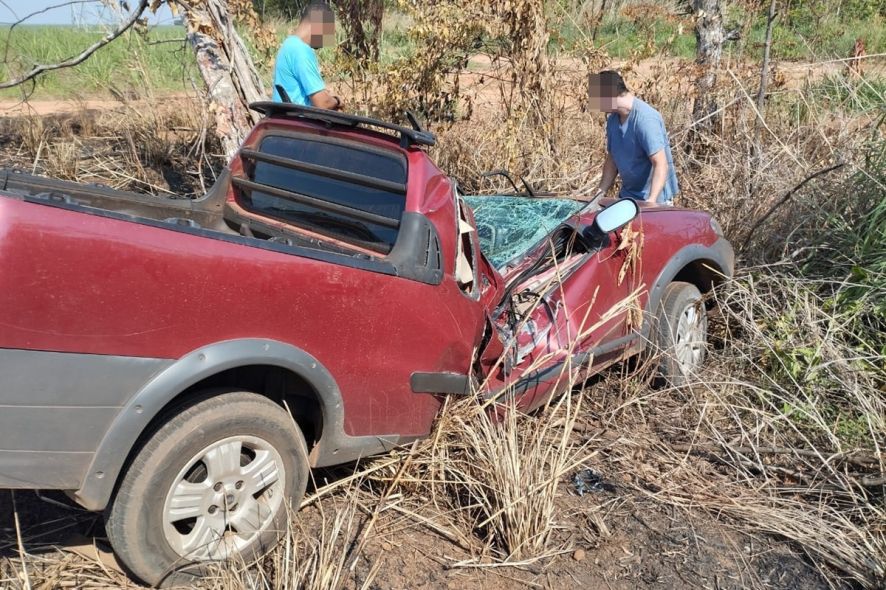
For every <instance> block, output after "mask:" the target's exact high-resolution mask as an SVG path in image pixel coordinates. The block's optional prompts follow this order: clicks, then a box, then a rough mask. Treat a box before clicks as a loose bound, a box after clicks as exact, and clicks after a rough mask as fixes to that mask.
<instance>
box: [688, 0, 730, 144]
mask: <svg viewBox="0 0 886 590" xmlns="http://www.w3.org/2000/svg"><path fill="white" fill-rule="evenodd" d="M692 9H693V11H694V12H695V18H696V21H695V41H696V50H695V51H696V52H695V63H696V64H697V65H698V68H699V74H698V78H697V79H696V81H695V89H696V96H695V106H694V107H693V109H692V117H693V119H694V120H695V121H701V122H700V123H699V124H698V125H697V126H696V129H697V130H701V129H708V130H710V129H713V128H714V127H715V126H716V124H717V122H718V119H719V115H717V114H715V113H717V110H718V108H719V107H718V105H717V99H716V96H715V94H714V87H715V86H716V84H717V70H718V69H719V67H720V58H721V57H722V55H723V41H724V34H723V15H722V13H721V12H720V0H692Z"/></svg>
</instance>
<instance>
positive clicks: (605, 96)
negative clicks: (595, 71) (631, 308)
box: [588, 76, 618, 113]
mask: <svg viewBox="0 0 886 590" xmlns="http://www.w3.org/2000/svg"><path fill="white" fill-rule="evenodd" d="M617 96H618V87H616V86H615V85H609V84H606V83H605V82H601V81H600V78H599V77H597V76H592V77H591V80H590V84H589V87H588V99H589V103H590V107H591V109H593V110H595V111H602V112H604V113H614V112H615V99H616V97H617Z"/></svg>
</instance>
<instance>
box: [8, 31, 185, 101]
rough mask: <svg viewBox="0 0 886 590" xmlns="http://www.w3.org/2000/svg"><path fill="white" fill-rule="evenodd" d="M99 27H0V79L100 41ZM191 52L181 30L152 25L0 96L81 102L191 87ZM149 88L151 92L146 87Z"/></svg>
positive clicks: (60, 57) (70, 55)
mask: <svg viewBox="0 0 886 590" xmlns="http://www.w3.org/2000/svg"><path fill="white" fill-rule="evenodd" d="M104 34H105V31H104V30H103V29H101V28H99V27H87V28H75V27H69V26H19V27H16V28H14V29H12V30H11V31H10V28H9V27H3V28H2V29H0V44H2V45H0V47H2V51H3V53H4V54H5V55H6V58H5V60H2V62H0V79H2V80H8V79H10V78H11V77H15V76H17V75H21V74H22V73H23V72H25V71H27V70H29V69H30V68H31V67H33V66H34V65H35V64H47V63H55V62H59V61H62V60H64V59H67V58H70V57H72V56H75V55H77V54H79V53H80V52H81V51H83V49H84V48H86V47H88V46H89V45H90V44H92V43H95V42H96V41H97V40H99V39H100V38H101V37H102V36H103V35H104ZM193 62H194V58H193V54H192V53H191V50H190V48H189V47H187V46H186V44H185V30H184V28H183V27H172V26H164V27H155V28H153V29H151V30H150V31H149V32H148V33H146V34H144V35H142V34H139V33H136V32H132V31H131V32H128V33H126V34H124V35H123V36H122V37H120V38H119V39H117V40H116V41H114V42H113V43H110V44H109V45H107V46H106V47H103V48H101V49H99V50H98V51H97V52H96V53H95V54H94V55H92V57H90V58H89V59H87V60H86V61H85V62H83V63H82V64H80V65H79V66H77V67H75V68H68V69H62V70H56V71H53V72H48V73H46V74H44V75H42V76H40V77H39V80H37V82H36V86H34V85H31V84H26V85H24V86H22V87H20V88H12V89H7V90H3V91H0V98H7V99H8V98H19V97H21V96H22V93H25V94H30V93H31V92H32V91H33V96H34V97H35V98H72V99H78V98H84V97H90V96H96V95H99V96H109V95H112V94H113V93H114V92H120V93H131V92H133V91H134V92H137V93H138V94H139V95H145V94H147V92H148V91H149V90H151V91H154V92H161V93H165V92H176V91H181V90H184V89H186V88H190V86H191V82H190V80H191V79H195V80H198V81H199V78H198V77H195V76H196V68H195V66H194V63H193ZM148 87H150V88H148Z"/></svg>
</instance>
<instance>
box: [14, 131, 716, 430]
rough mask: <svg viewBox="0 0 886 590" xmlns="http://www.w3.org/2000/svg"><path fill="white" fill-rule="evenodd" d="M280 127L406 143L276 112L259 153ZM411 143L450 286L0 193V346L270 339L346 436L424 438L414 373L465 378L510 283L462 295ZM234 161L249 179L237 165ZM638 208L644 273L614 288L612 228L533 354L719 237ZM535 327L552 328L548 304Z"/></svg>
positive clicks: (162, 353) (171, 348) (617, 331)
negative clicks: (287, 348) (314, 369)
mask: <svg viewBox="0 0 886 590" xmlns="http://www.w3.org/2000/svg"><path fill="white" fill-rule="evenodd" d="M270 125H274V126H280V127H284V128H288V129H298V130H301V131H306V130H307V131H310V132H314V133H319V134H323V135H328V136H333V137H340V138H344V139H351V140H354V139H357V140H359V141H363V142H367V143H371V144H373V145H377V146H378V147H383V148H386V149H394V150H400V149H401V148H400V147H399V146H397V145H396V142H394V141H390V140H388V139H386V138H384V137H382V136H380V135H379V134H376V133H373V132H369V131H362V130H347V131H339V130H329V129H325V128H323V127H322V126H320V125H316V124H312V123H308V122H302V121H279V120H273V121H270V122H269V121H268V120H266V121H265V122H264V123H262V124H261V125H260V126H259V127H258V128H257V129H256V131H254V132H253V134H252V136H251V137H250V138H249V139H248V140H247V142H246V145H248V146H255V145H256V144H257V142H258V141H259V139H260V137H261V135H262V134H263V133H264V132H265V130H266V128H267V127H268V126H270ZM401 151H403V152H404V153H406V154H407V158H408V164H409V177H408V185H407V197H406V199H407V210H408V211H419V212H422V213H424V214H425V215H426V216H427V217H428V218H429V219H430V220H431V222H432V223H434V225H435V226H436V228H437V231H438V233H439V236H440V239H441V242H442V251H443V260H444V270H445V278H444V280H443V282H442V283H441V284H440V285H437V286H431V285H427V284H423V283H420V282H417V281H413V280H406V279H401V278H396V277H392V276H388V275H384V274H377V273H373V272H368V271H364V270H358V269H354V268H349V267H345V266H339V265H335V264H331V263H327V262H320V261H315V260H309V259H306V258H302V257H298V256H295V255H291V254H285V253H280V252H275V251H271V250H266V249H261V248H253V247H248V246H244V245H242V244H236V243H231V242H226V241H222V240H215V239H211V238H206V237H201V236H198V235H193V234H188V233H184V232H180V231H175V230H174V229H165V228H160V227H153V226H149V225H145V224H137V223H131V222H129V221H124V220H119V219H113V218H108V217H102V216H96V215H85V214H82V213H79V212H76V211H70V210H66V209H63V208H55V207H48V206H44V205H40V204H35V203H27V202H24V201H22V200H19V199H15V198H0V262H2V273H0V348H16V349H31V350H45V351H59V352H77V353H90V354H108V355H123V356H137V357H151V358H166V359H177V358H179V357H181V356H183V355H185V354H186V353H188V352H190V351H193V350H195V349H197V348H200V347H201V346H204V345H207V344H211V343H213V342H219V341H223V340H229V339H236V338H270V339H275V340H279V341H282V342H286V343H291V344H293V345H295V346H298V347H299V348H301V349H303V350H305V351H307V352H309V353H310V354H311V355H313V356H314V357H316V358H317V359H318V360H319V361H320V362H321V363H323V365H325V366H326V368H327V369H329V371H330V372H331V373H332V375H333V376H334V378H335V379H336V381H337V383H338V385H339V387H340V389H341V392H342V395H343V399H344V405H345V416H346V424H345V427H346V432H347V433H348V434H351V435H369V434H399V435H422V434H426V433H427V432H428V431H429V429H430V427H431V424H432V421H433V419H434V417H435V415H436V413H437V411H438V409H439V407H440V403H441V400H440V398H439V397H438V396H434V395H430V394H415V393H413V392H412V391H411V389H410V384H409V383H410V376H411V375H412V373H413V372H416V371H421V372H455V373H467V372H469V371H470V366H471V359H472V358H473V354H474V351H475V348H476V347H477V346H478V345H479V344H480V339H481V337H482V334H483V330H484V328H485V327H486V326H487V322H488V318H489V316H490V313H491V312H492V310H493V309H494V308H495V307H496V306H497V305H498V304H499V303H500V299H501V297H502V295H503V290H504V282H505V280H506V278H502V277H501V276H499V275H498V273H497V272H496V271H495V270H494V269H493V268H492V267H491V266H490V265H489V264H488V262H486V260H485V258H484V259H481V260H480V261H479V264H480V272H481V274H482V275H483V276H484V279H483V280H482V281H481V284H482V292H481V296H480V299H479V300H475V299H472V298H471V297H469V296H467V295H466V294H465V293H463V292H462V291H461V290H460V289H459V287H458V285H457V284H456V282H455V280H454V278H453V273H454V260H455V248H456V238H457V236H456V230H455V228H456V223H455V214H456V213H455V203H454V195H453V186H452V184H451V182H450V180H449V179H448V178H447V177H446V176H445V175H444V174H443V173H442V172H441V171H440V170H439V169H438V168H437V167H436V166H435V165H434V164H433V163H432V162H431V161H430V159H429V158H428V157H427V155H426V154H425V153H424V152H422V151H420V150H418V149H408V150H401ZM231 170H232V172H233V173H234V174H235V175H236V174H239V173H241V171H242V166H241V163H240V161H239V160H237V159H235V160H234V161H233V162H232V164H231ZM228 199H229V200H233V199H234V194H233V191H232V190H229V194H228ZM643 211H644V212H643V213H642V214H641V216H640V218H639V220H638V221H635V222H634V224H635V226H634V227H637V226H638V225H639V226H640V227H642V230H643V233H644V235H645V247H644V249H643V255H642V265H641V268H640V270H639V271H638V272H639V275H638V277H633V276H632V277H629V278H628V279H625V280H624V281H622V282H621V283H619V281H618V275H619V271H620V269H621V267H622V265H623V264H624V260H625V253H624V251H620V250H618V248H617V246H618V243H619V239H618V238H617V237H616V239H614V240H613V243H612V244H611V245H610V246H609V247H607V248H604V249H603V250H602V251H600V252H598V253H596V254H593V255H592V256H590V258H589V259H588V260H587V261H585V262H584V264H582V265H581V267H580V268H578V270H576V271H575V272H574V273H573V274H572V275H571V276H569V278H568V279H567V280H566V281H565V282H564V283H563V285H562V288H561V289H560V290H559V291H558V292H557V293H556V294H554V295H553V296H552V298H551V303H552V305H553V306H554V307H556V308H557V309H558V311H556V312H555V313H554V320H553V323H554V325H553V326H552V327H551V330H550V332H549V336H548V337H547V338H546V339H545V340H544V341H543V342H540V343H539V344H538V346H537V347H536V348H535V350H533V351H532V352H531V354H529V355H528V357H527V362H528V363H530V364H531V362H533V361H538V360H539V359H544V358H547V359H548V360H547V361H546V362H548V363H552V362H555V361H557V360H559V359H562V357H563V355H564V353H563V352H562V351H563V350H564V349H566V348H568V343H569V342H570V341H571V340H572V339H573V338H572V337H573V336H574V334H575V333H576V326H577V325H579V324H581V323H582V321H584V325H585V326H586V327H587V326H590V325H593V324H594V323H595V322H597V321H598V319H599V317H600V315H601V314H603V313H604V312H605V311H606V310H608V309H609V308H610V307H611V306H612V305H615V304H616V303H617V302H618V301H620V300H621V299H622V298H623V297H624V296H625V295H626V294H627V293H628V292H630V291H631V290H633V289H634V288H637V287H638V286H640V285H641V284H645V285H646V287H647V288H648V287H649V285H650V284H651V282H652V281H654V279H655V277H656V276H657V273H658V272H659V270H660V269H661V268H662V267H663V266H664V265H665V264H666V263H667V262H668V260H670V258H671V257H672V256H673V254H674V253H675V252H676V251H677V250H679V249H680V248H681V247H683V246H684V245H686V244H689V243H700V244H703V245H710V244H712V243H713V242H714V241H715V240H716V239H717V236H716V235H715V234H714V233H713V231H712V230H711V228H710V222H709V217H707V216H706V215H704V214H701V213H695V212H690V211H681V210H672V209H654V210H650V209H647V208H644V210H643ZM591 218H592V216H589V217H588V218H587V219H585V220H584V221H587V222H589V221H591ZM641 303H644V304H645V302H641ZM535 320H536V322H537V323H538V324H539V325H540V326H544V325H545V324H546V323H549V322H550V321H551V320H550V319H549V316H548V315H547V311H546V310H544V309H541V308H539V309H538V310H537V311H536V314H535ZM625 330H626V325H625V318H624V317H623V316H620V317H618V318H616V319H614V320H612V321H609V322H605V323H603V324H602V325H600V326H599V327H598V328H597V329H595V330H592V331H591V333H590V334H589V335H588V336H587V337H586V338H584V339H583V340H582V341H581V342H580V346H579V347H578V348H576V349H574V350H573V352H579V351H580V350H585V349H588V348H589V347H591V346H594V345H597V344H600V343H602V342H605V341H607V340H609V339H612V338H617V337H619V336H622V335H624V334H625ZM524 344H525V342H524ZM494 348H495V347H494V345H493V347H492V348H490V350H493V349H494ZM557 351H560V352H557ZM552 352H554V354H553V355H552V354H551V353H552ZM546 355H547V356H546ZM526 366H528V365H526V364H524V366H522V367H517V368H516V370H515V371H514V372H513V373H512V374H511V375H510V376H509V377H508V378H497V377H495V376H493V378H492V379H491V385H492V386H493V387H502V386H505V385H507V384H508V383H510V382H513V381H514V380H515V379H516V378H518V377H519V376H520V375H521V374H522V371H523V370H524V369H525V368H526ZM548 392H549V388H547V387H540V388H539V389H538V391H533V392H530V393H528V394H527V397H526V399H525V400H524V401H523V404H524V405H527V406H528V405H537V403H540V401H541V400H543V399H544V394H545V393H548Z"/></svg>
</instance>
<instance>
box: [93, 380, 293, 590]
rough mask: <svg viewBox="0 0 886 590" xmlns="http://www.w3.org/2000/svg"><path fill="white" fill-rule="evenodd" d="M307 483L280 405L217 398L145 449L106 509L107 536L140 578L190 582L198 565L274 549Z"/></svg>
mask: <svg viewBox="0 0 886 590" xmlns="http://www.w3.org/2000/svg"><path fill="white" fill-rule="evenodd" d="M307 478H308V463H307V448H306V445H305V441H304V437H303V436H302V434H301V432H300V431H299V429H298V427H297V426H296V425H295V423H294V421H293V420H292V419H291V418H290V417H289V416H288V415H287V413H286V412H285V411H284V410H283V409H282V408H280V407H279V406H278V405H277V404H275V403H273V402H272V401H270V400H268V399H266V398H264V397H262V396H260V395H256V394H253V393H245V392H235V393H224V394H222V395H216V396H213V397H210V398H208V399H204V400H203V401H200V402H199V403H196V404H193V405H191V406H189V407H187V408H186V409H184V410H183V411H181V412H180V413H178V414H176V415H175V416H174V417H172V418H171V419H170V420H169V421H168V422H166V424H164V425H163V426H162V427H160V428H159V429H158V430H157V431H156V432H155V433H154V434H153V435H152V436H151V437H150V438H149V439H148V440H147V441H146V442H145V444H144V445H143V446H142V447H141V449H140V450H139V452H138V453H137V455H136V456H135V458H134V460H133V461H132V463H131V464H130V466H129V468H128V469H127V471H126V474H125V475H124V477H123V480H122V481H121V483H120V487H119V489H118V491H117V494H116V496H115V498H114V500H113V503H112V504H111V507H110V508H109V510H108V514H107V519H106V529H107V533H108V538H109V540H110V541H111V545H112V546H113V547H114V550H115V552H116V553H117V555H118V557H119V558H120V559H121V561H122V562H123V563H124V564H125V565H126V566H128V567H129V569H130V570H131V571H132V573H133V574H135V575H136V576H138V577H139V578H141V579H142V580H144V581H146V582H148V583H150V584H165V583H170V582H180V581H185V580H186V579H187V577H189V576H193V575H198V574H199V572H200V567H199V564H200V563H205V562H208V561H220V560H225V559H229V558H232V557H243V558H247V559H248V558H249V557H252V556H254V555H255V554H257V553H258V552H260V551H262V550H264V549H267V548H269V547H270V546H271V545H273V544H274V543H275V542H276V541H277V539H278V538H279V536H280V534H282V532H284V531H285V530H286V524H287V523H286V518H287V514H288V507H289V505H290V502H291V504H292V505H293V506H296V507H297V505H298V502H300V500H301V497H302V495H303V494H304V490H305V486H306V484H307ZM194 564H197V566H196V567H195V565H194Z"/></svg>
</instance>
